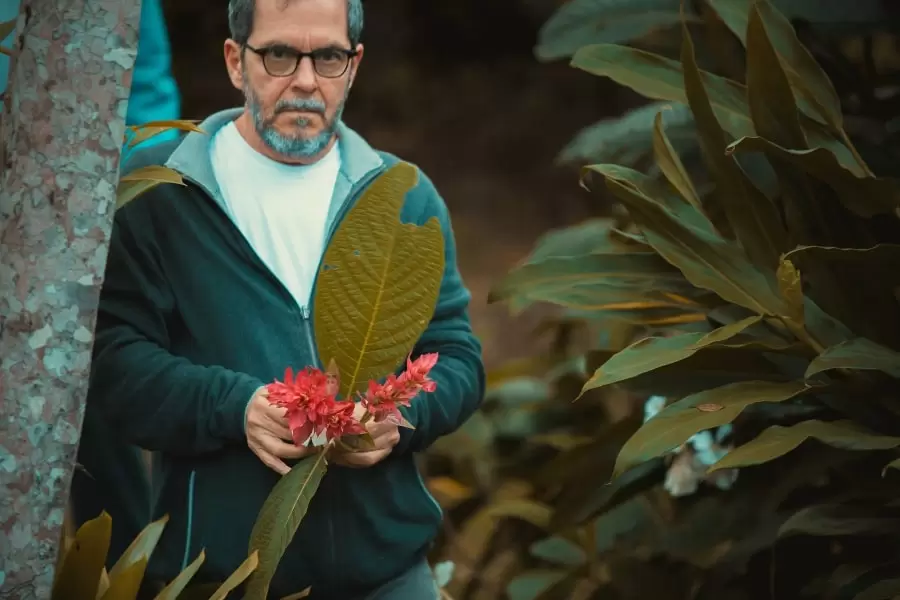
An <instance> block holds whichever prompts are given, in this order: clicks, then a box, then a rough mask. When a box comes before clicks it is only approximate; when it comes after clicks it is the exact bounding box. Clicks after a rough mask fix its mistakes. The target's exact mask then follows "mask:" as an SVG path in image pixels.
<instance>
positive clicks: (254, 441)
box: [246, 388, 316, 475]
mask: <svg viewBox="0 0 900 600" xmlns="http://www.w3.org/2000/svg"><path fill="white" fill-rule="evenodd" d="M267 397H268V392H267V391H266V388H259V389H258V390H256V393H254V394H253V398H252V399H251V400H250V405H249V406H248V407H247V428H246V429H247V445H248V446H249V447H250V449H251V450H253V453H254V454H256V456H258V457H259V459H260V460H261V461H263V462H264V463H265V464H266V466H268V467H269V468H271V469H272V470H274V471H275V472H277V473H279V474H281V475H284V474H285V473H287V472H288V471H290V470H291V468H290V467H289V466H287V465H286V464H285V463H284V460H282V459H299V458H303V457H304V456H307V455H309V454H313V453H314V452H316V448H310V447H304V448H298V447H297V446H295V445H294V442H293V439H292V438H291V431H290V429H289V428H288V424H287V419H285V417H284V413H285V409H283V408H279V407H277V406H272V405H271V404H269V400H268V399H267Z"/></svg>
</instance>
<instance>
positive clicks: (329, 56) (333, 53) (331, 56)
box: [316, 50, 341, 62]
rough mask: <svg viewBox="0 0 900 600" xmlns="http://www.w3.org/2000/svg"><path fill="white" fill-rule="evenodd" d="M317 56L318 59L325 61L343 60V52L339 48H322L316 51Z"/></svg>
mask: <svg viewBox="0 0 900 600" xmlns="http://www.w3.org/2000/svg"><path fill="white" fill-rule="evenodd" d="M316 58H317V59H318V60H324V61H329V62H330V61H337V60H341V53H340V52H338V51H337V50H320V51H318V52H317V53H316Z"/></svg>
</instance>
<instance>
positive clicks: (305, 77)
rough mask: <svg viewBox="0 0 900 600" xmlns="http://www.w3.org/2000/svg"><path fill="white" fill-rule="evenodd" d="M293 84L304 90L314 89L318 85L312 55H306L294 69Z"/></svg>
mask: <svg viewBox="0 0 900 600" xmlns="http://www.w3.org/2000/svg"><path fill="white" fill-rule="evenodd" d="M291 84H292V85H293V86H294V87H296V88H298V89H301V90H304V91H312V90H315V89H316V88H317V87H318V81H317V79H316V69H315V67H314V66H313V59H312V57H310V56H304V57H303V58H301V59H300V64H299V65H297V70H296V71H294V76H293V81H292V82H291Z"/></svg>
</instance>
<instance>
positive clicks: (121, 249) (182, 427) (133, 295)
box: [88, 194, 263, 454]
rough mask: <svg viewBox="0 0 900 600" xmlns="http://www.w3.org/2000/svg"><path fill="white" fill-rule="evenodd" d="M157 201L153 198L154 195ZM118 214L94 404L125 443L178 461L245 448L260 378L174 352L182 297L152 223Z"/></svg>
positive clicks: (99, 332)
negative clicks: (173, 327)
mask: <svg viewBox="0 0 900 600" xmlns="http://www.w3.org/2000/svg"><path fill="white" fill-rule="evenodd" d="M148 196H150V194H148ZM152 200H153V199H152V198H149V197H148V198H140V199H137V200H135V201H133V202H132V203H131V204H130V205H128V206H126V207H125V208H124V209H122V210H120V211H118V213H117V215H116V219H115V225H114V227H113V232H112V238H111V241H110V249H109V257H108V260H107V266H106V276H105V282H104V284H103V287H102V291H101V294H100V305H99V310H98V314H97V325H96V329H95V339H94V351H93V362H92V365H91V383H90V387H89V392H88V403H89V404H90V405H92V408H93V409H94V410H97V412H98V413H100V414H101V415H102V417H103V418H104V419H106V421H107V422H108V423H109V425H110V427H111V428H112V430H114V431H116V432H118V434H119V435H120V436H121V437H122V439H123V441H125V442H126V443H129V444H134V445H136V446H140V447H142V448H144V449H146V450H152V451H163V452H169V453H174V454H200V453H204V452H210V451H215V450H217V449H219V448H221V447H223V446H224V445H225V444H226V443H229V442H230V443H234V442H238V441H243V440H244V435H245V434H244V412H245V409H246V407H247V405H248V403H249V400H250V398H251V397H252V396H253V393H254V391H255V390H256V389H257V388H259V387H260V386H262V385H263V383H262V382H260V381H258V380H256V379H255V378H253V377H251V376H249V375H245V374H242V373H235V372H233V371H230V370H228V369H224V368H221V367H217V366H201V365H196V364H193V363H191V362H190V361H188V360H186V359H185V358H182V357H178V356H175V355H173V354H172V353H171V352H169V350H168V347H169V329H170V324H171V323H172V322H174V321H175V319H177V315H176V312H175V302H174V295H173V294H172V292H171V289H170V288H169V286H168V283H167V281H166V278H165V276H164V275H163V272H162V270H161V269H160V267H159V263H158V261H157V260H156V253H154V252H152V245H151V243H150V241H149V239H147V241H146V242H144V243H139V242H138V239H137V236H136V235H135V233H136V231H138V230H136V228H135V227H136V226H137V225H138V224H142V225H143V226H144V227H147V226H149V222H148V220H149V219H146V218H143V217H141V216H140V213H138V214H137V215H135V213H134V212H133V211H132V210H130V209H132V208H136V206H135V205H137V204H138V203H142V202H152Z"/></svg>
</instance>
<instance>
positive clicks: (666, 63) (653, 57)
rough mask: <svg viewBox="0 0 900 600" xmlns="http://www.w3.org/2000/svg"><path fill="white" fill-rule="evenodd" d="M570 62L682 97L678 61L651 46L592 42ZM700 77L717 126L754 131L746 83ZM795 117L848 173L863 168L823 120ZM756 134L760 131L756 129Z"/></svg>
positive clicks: (638, 88)
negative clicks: (637, 47)
mask: <svg viewBox="0 0 900 600" xmlns="http://www.w3.org/2000/svg"><path fill="white" fill-rule="evenodd" d="M571 64H572V66H574V67H577V68H579V69H582V70H584V71H587V72H588V73H592V74H594V75H599V76H602V77H609V78H610V79H612V80H613V81H615V82H616V83H619V84H621V85H624V86H627V87H630V88H631V89H633V90H634V91H635V92H637V93H639V94H641V95H642V96H646V97H647V98H652V99H655V100H668V101H672V102H680V103H682V104H687V102H688V100H687V95H686V92H685V89H684V73H683V72H682V68H681V64H680V63H679V62H677V61H674V60H671V59H668V58H664V57H662V56H659V55H657V54H653V53H652V52H646V51H643V50H638V49H636V48H630V47H628V46H619V45H615V44H595V45H591V46H585V47H584V48H582V49H581V50H579V51H578V52H576V53H575V55H574V56H573V57H572V61H571ZM701 78H702V80H703V85H704V87H705V88H706V90H707V93H708V94H709V99H710V103H711V104H712V107H713V110H714V111H715V113H716V117H717V118H718V120H719V123H720V124H721V125H722V128H723V129H725V131H727V132H728V133H729V134H731V136H732V137H733V138H735V139H737V138H741V137H750V136H754V135H756V134H757V130H756V129H755V128H754V125H753V122H752V121H751V118H750V109H749V106H748V103H747V88H746V87H745V86H743V85H741V84H740V83H738V82H736V81H733V80H730V79H727V78H724V77H720V76H718V75H714V74H712V73H709V72H707V71H701ZM792 98H793V97H792ZM801 108H804V105H801ZM801 121H802V124H803V128H804V130H805V133H806V135H807V137H808V139H809V144H810V145H811V146H813V147H815V146H821V147H823V148H826V149H828V150H830V151H831V152H833V153H834V154H835V156H836V157H837V158H838V161H839V162H840V164H841V165H843V166H844V167H845V168H847V169H849V170H850V171H851V172H853V173H854V174H857V175H864V174H865V173H866V170H865V169H864V168H863V167H861V166H860V164H859V162H858V161H857V160H856V158H854V156H853V154H852V153H851V152H850V150H849V149H848V148H847V146H845V145H844V143H843V141H841V140H840V139H838V138H836V137H835V136H834V134H833V133H832V132H831V131H829V129H828V128H827V127H826V126H825V125H822V124H821V123H819V122H817V121H815V120H814V119H813V118H812V117H810V116H808V115H805V114H804V115H803V117H802V118H801ZM648 127H649V124H648ZM648 135H649V133H648ZM759 135H761V136H764V134H763V133H762V132H759ZM764 137H767V136H764ZM773 141H777V140H773ZM787 147H790V145H787Z"/></svg>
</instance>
